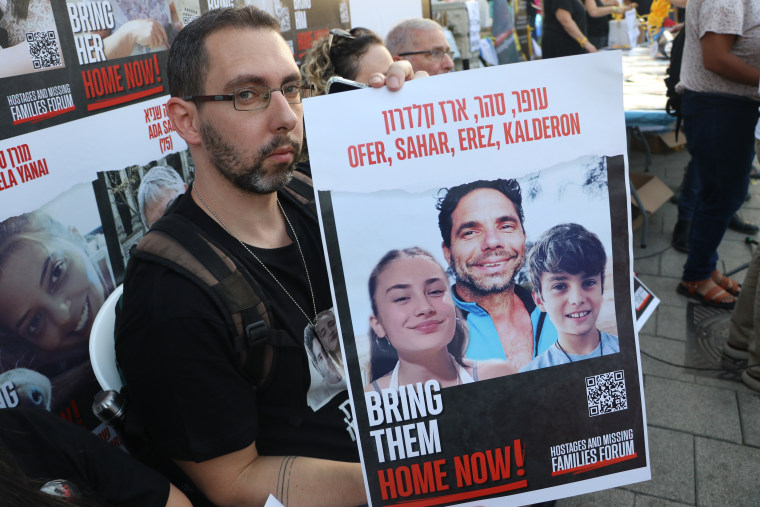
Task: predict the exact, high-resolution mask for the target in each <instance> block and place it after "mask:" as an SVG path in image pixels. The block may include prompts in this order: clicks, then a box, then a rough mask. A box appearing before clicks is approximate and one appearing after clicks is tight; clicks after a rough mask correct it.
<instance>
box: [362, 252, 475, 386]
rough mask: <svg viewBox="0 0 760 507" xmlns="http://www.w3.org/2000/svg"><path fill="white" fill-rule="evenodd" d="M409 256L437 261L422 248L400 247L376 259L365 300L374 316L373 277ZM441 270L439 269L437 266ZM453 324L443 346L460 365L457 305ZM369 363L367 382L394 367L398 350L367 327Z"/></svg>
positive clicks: (463, 337)
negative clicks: (454, 326) (454, 324)
mask: <svg viewBox="0 0 760 507" xmlns="http://www.w3.org/2000/svg"><path fill="white" fill-rule="evenodd" d="M410 257H425V258H428V259H430V260H431V261H433V262H435V263H436V264H438V261H437V260H435V257H433V256H432V255H431V254H430V252H428V251H427V250H423V249H422V248H420V247H416V246H415V247H411V248H404V249H397V250H391V251H389V252H388V253H386V254H385V255H383V257H382V258H381V259H380V261H379V262H378V263H377V265H376V266H375V268H374V269H373V270H372V273H371V274H370V275H369V283H368V287H369V300H370V302H371V304H372V313H373V314H374V315H375V318H377V302H376V300H375V291H376V290H377V277H378V276H380V274H381V273H382V272H383V271H385V268H386V267H388V265H389V264H390V263H391V262H393V261H395V260H397V259H401V258H410ZM441 271H443V268H441ZM456 311H457V323H456V329H455V330H454V338H452V340H451V341H450V342H449V344H448V345H447V346H446V348H447V349H448V351H449V354H451V355H452V356H453V357H454V360H455V361H456V362H457V363H459V364H460V365H462V366H464V363H463V361H462V357H463V356H464V349H465V347H466V346H467V338H468V334H467V326H466V325H465V324H464V321H463V319H460V318H459V309H458V308H457V310H456ZM369 341H370V352H369V364H370V376H369V381H370V382H373V381H375V380H377V379H379V378H380V377H382V376H383V375H385V374H387V373H388V372H390V371H391V370H393V368H394V367H395V366H396V363H397V362H398V352H396V349H394V348H393V345H391V342H390V340H388V339H387V338H380V337H378V336H377V334H376V333H375V331H374V330H373V329H372V328H371V327H370V329H369Z"/></svg>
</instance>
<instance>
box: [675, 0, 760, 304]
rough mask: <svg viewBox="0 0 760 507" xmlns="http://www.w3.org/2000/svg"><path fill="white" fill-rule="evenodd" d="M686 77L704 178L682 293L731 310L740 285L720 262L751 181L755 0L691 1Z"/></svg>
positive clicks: (758, 62) (696, 165) (683, 88)
mask: <svg viewBox="0 0 760 507" xmlns="http://www.w3.org/2000/svg"><path fill="white" fill-rule="evenodd" d="M686 17H687V20H688V21H687V23H686V27H685V30H686V40H685V45H684V53H683V61H682V66H681V76H680V77H681V79H680V82H679V83H678V85H677V87H676V89H677V90H678V91H679V92H680V93H682V94H683V102H682V110H683V120H684V129H683V130H684V133H685V134H686V147H687V149H688V150H689V153H690V154H691V162H690V165H689V171H694V173H695V177H697V178H699V191H698V192H699V193H698V195H697V201H696V206H695V209H694V215H693V218H692V222H691V232H690V234H689V253H688V257H687V259H686V264H685V265H684V270H683V274H682V277H681V282H680V283H679V284H678V286H677V288H676V289H677V291H678V293H679V294H682V295H685V296H687V297H689V298H691V299H695V300H697V301H699V302H701V303H703V304H706V305H710V306H715V307H719V308H728V309H731V308H733V307H734V306H735V304H736V296H738V295H739V292H740V286H739V284H738V283H737V281H736V280H732V279H730V278H728V277H725V276H723V274H722V273H721V272H720V271H719V270H718V269H717V261H718V245H719V244H720V242H721V240H722V239H723V235H724V234H725V232H726V229H727V227H728V224H729V222H730V220H731V217H732V216H733V215H734V213H736V211H737V210H738V209H739V208H740V207H741V205H742V203H743V202H744V199H745V197H746V195H747V190H748V188H749V175H750V171H751V169H752V160H753V159H754V157H755V139H754V135H753V132H754V129H755V125H756V123H757V121H758V105H759V104H760V96H758V82H759V81H760V9H758V8H757V3H756V2H754V1H753V0H735V1H734V0H702V1H699V2H695V1H691V2H689V3H688V5H687V7H686Z"/></svg>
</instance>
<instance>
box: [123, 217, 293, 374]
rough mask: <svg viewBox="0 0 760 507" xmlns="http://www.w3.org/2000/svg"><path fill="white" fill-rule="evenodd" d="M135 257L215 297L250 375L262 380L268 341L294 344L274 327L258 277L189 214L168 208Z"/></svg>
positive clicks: (280, 344) (140, 245) (277, 345)
mask: <svg viewBox="0 0 760 507" xmlns="http://www.w3.org/2000/svg"><path fill="white" fill-rule="evenodd" d="M134 255H135V256H136V257H138V258H141V259H145V260H148V261H151V262H155V263H158V264H161V265H163V266H165V267H168V268H170V269H172V270H173V271H175V272H178V273H180V274H181V275H183V276H185V277H187V278H188V279H190V280H191V281H193V282H194V283H196V284H197V285H198V286H199V287H201V288H203V289H204V291H205V292H206V293H207V294H208V295H209V297H211V299H212V300H213V301H214V302H215V303H216V305H217V307H218V308H219V309H220V310H221V313H222V314H223V315H224V318H225V322H226V324H227V328H228V334H229V335H230V336H231V340H232V346H233V348H234V350H235V351H236V352H237V353H239V354H241V356H242V358H241V364H242V366H243V369H244V370H245V372H246V374H247V375H248V376H249V380H250V381H251V382H252V383H253V384H254V385H258V384H259V383H260V382H261V381H262V380H263V379H264V378H265V377H266V374H267V373H268V371H265V370H268V368H266V365H265V364H264V362H263V361H264V358H265V357H266V354H265V352H264V348H265V346H266V345H270V346H274V347H289V346H296V345H295V344H294V343H293V341H292V340H291V339H290V338H289V337H288V335H287V334H286V333H285V332H284V331H281V330H277V329H273V328H272V327H271V324H270V322H271V321H270V317H269V315H270V314H269V311H268V308H267V305H266V304H265V302H264V298H263V296H262V295H261V293H260V288H259V286H258V284H257V283H256V281H255V280H254V279H253V278H252V277H251V276H250V275H249V274H248V273H247V272H246V271H245V270H244V269H242V268H241V267H240V266H239V265H238V264H237V262H236V261H235V260H234V258H233V257H232V256H231V255H229V253H228V252H227V251H225V250H224V249H223V248H222V247H221V246H219V245H218V244H215V243H214V242H213V241H212V240H211V239H209V238H208V237H207V236H206V235H205V234H204V233H203V231H202V230H201V229H200V228H199V227H197V226H196V225H195V224H194V223H193V222H191V221H190V220H189V219H187V218H185V217H184V216H182V215H179V214H177V213H170V214H167V215H165V216H164V217H162V218H161V219H160V220H159V221H158V222H156V223H155V224H154V225H153V227H152V228H151V230H150V232H148V233H147V234H146V235H145V236H143V238H142V239H141V240H140V242H139V244H138V246H137V249H136V251H135V254H134Z"/></svg>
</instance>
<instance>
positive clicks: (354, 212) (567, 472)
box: [304, 52, 650, 506]
mask: <svg viewBox="0 0 760 507" xmlns="http://www.w3.org/2000/svg"><path fill="white" fill-rule="evenodd" d="M571 75H572V76H589V78H587V79H584V78H574V79H558V78H557V77H558V76H571ZM600 88H601V89H604V90H607V91H608V93H605V94H598V93H595V90H598V89H600ZM370 95H371V96H370ZM622 98H623V93H622V65H621V59H620V55H619V53H616V52H609V53H603V54H595V55H584V56H579V57H572V58H565V59H561V60H554V61H546V62H534V63H529V64H516V65H510V66H502V67H491V68H486V69H477V70H471V71H468V72H466V73H454V74H449V75H445V76H435V77H429V78H425V79H422V80H415V81H413V82H410V83H407V84H406V85H405V87H404V90H403V91H402V92H399V93H397V94H393V93H391V92H388V91H387V90H372V89H369V90H360V91H354V92H352V93H343V94H337V95H332V96H325V97H315V98H311V99H307V100H306V101H304V114H305V123H306V136H307V138H308V139H309V147H310V160H311V167H312V173H313V177H314V183H315V188H316V190H317V191H318V205H319V210H320V213H321V225H322V230H323V236H324V243H325V248H326V251H327V256H328V259H329V264H330V272H331V277H332V283H333V291H334V303H335V307H336V315H337V319H338V327H339V330H340V334H341V337H342V340H343V356H344V357H343V361H344V362H345V365H346V368H347V371H348V376H349V378H348V387H349V390H350V393H351V397H352V400H353V403H354V410H355V416H356V421H357V426H358V428H357V441H358V442H359V444H360V452H361V456H362V465H363V469H364V473H365V481H366V486H367V493H368V498H369V500H370V504H371V505H373V506H381V505H382V506H389V505H405V506H410V505H411V506H428V505H459V504H462V505H526V504H531V503H535V502H541V501H546V500H551V499H555V498H561V497H566V496H572V495H577V494H582V493H587V492H591V491H596V490H601V489H607V488H612V487H617V486H620V485H624V484H629V483H632V482H638V481H643V480H648V479H649V478H650V463H649V451H648V444H647V437H646V415H645V410H644V400H643V388H642V384H641V378H642V377H641V370H640V361H639V352H638V338H637V335H636V331H635V329H634V307H633V305H632V282H631V280H632V270H631V247H630V234H631V232H630V225H629V224H630V217H629V215H630V212H629V210H630V202H629V197H628V176H627V160H626V138H625V124H624V118H623V103H622ZM335 111H351V114H350V115H340V116H337V117H336V115H335V114H334V112H335Z"/></svg>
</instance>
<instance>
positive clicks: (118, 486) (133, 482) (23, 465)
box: [0, 408, 169, 507]
mask: <svg viewBox="0 0 760 507" xmlns="http://www.w3.org/2000/svg"><path fill="white" fill-rule="evenodd" d="M0 440H1V441H2V442H3V444H5V447H7V449H8V451H9V452H10V454H11V455H12V456H13V458H14V460H15V461H16V464H17V465H18V467H19V468H20V469H21V470H22V471H23V472H24V473H25V474H26V475H27V476H28V477H30V478H32V479H39V480H43V481H49V480H55V479H65V480H67V481H70V482H72V483H73V484H75V485H76V486H77V488H79V490H80V491H82V492H83V493H85V492H89V494H91V495H92V496H94V497H95V498H98V499H99V500H101V501H105V502H107V503H108V504H110V505H120V506H127V507H128V506H134V507H144V506H152V505H156V506H159V505H160V506H164V505H166V501H167V499H168V498H169V481H168V480H167V479H166V478H164V477H162V476H161V475H160V474H158V473H157V472H155V471H154V470H151V469H150V468H148V467H146V466H144V465H142V464H141V463H140V462H138V461H137V460H136V459H134V458H132V457H131V456H129V455H128V454H127V453H125V452H124V451H122V450H121V449H118V448H116V447H114V446H113V445H111V444H108V443H106V442H104V441H103V440H101V439H100V438H98V437H97V436H95V435H93V434H92V433H89V432H88V431H87V430H85V429H84V428H81V427H78V426H76V425H74V424H72V423H70V422H68V421H65V420H64V419H61V418H60V417H58V416H55V415H53V414H51V413H50V412H47V411H46V410H43V409H40V408H6V409H2V410H0ZM0 503H2V501H0Z"/></svg>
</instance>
